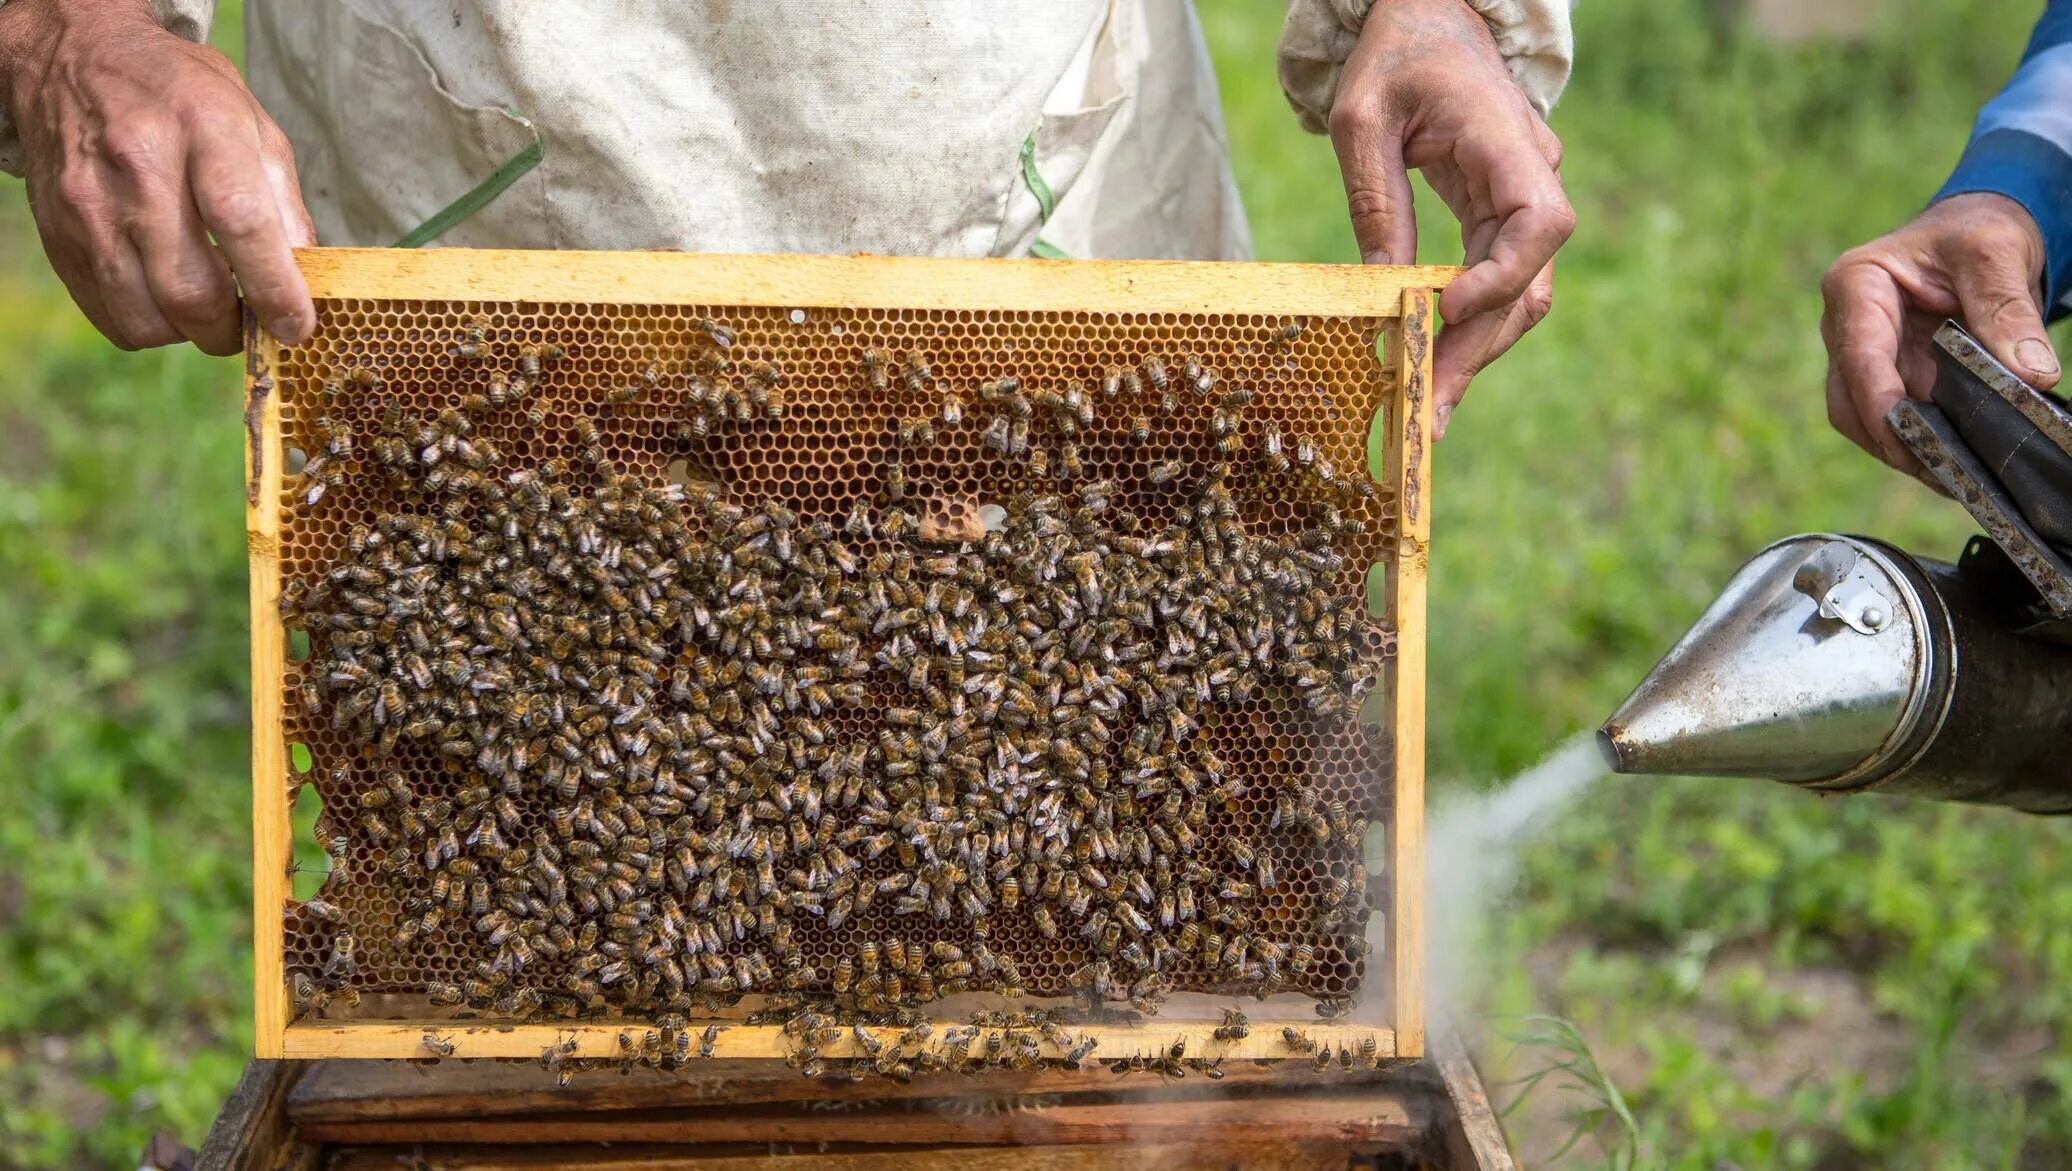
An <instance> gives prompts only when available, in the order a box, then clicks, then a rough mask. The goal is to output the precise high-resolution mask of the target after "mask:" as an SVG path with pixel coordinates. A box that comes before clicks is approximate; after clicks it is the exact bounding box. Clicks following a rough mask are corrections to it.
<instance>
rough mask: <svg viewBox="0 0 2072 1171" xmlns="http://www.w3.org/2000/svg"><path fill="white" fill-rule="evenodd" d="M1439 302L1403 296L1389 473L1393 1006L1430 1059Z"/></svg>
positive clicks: (1402, 1042)
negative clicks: (1430, 678)
mask: <svg viewBox="0 0 2072 1171" xmlns="http://www.w3.org/2000/svg"><path fill="white" fill-rule="evenodd" d="M1436 317H1437V297H1436V296H1435V294H1434V293H1433V292H1432V291H1431V290H1430V289H1410V290H1406V291H1405V292H1404V293H1403V306H1402V324H1401V328H1400V329H1399V330H1398V341H1397V345H1398V346H1399V347H1400V348H1401V357H1400V358H1399V360H1398V361H1397V365H1396V370H1397V385H1398V386H1399V387H1400V388H1401V389H1400V392H1399V394H1398V396H1397V399H1396V402H1395V404H1394V408H1395V417H1394V423H1395V427H1394V430H1393V435H1392V442H1393V447H1394V450H1393V451H1391V452H1390V456H1389V460H1388V465H1387V466H1388V468H1389V470H1390V472H1391V474H1393V475H1394V476H1395V477H1396V482H1395V484H1394V487H1395V490H1396V508H1397V521H1396V534H1397V538H1396V557H1395V561H1394V562H1393V564H1392V565H1391V566H1390V568H1389V574H1390V585H1389V597H1390V607H1389V608H1390V612H1391V617H1392V618H1393V619H1394V622H1395V627H1396V658H1395V664H1394V668H1393V672H1392V682H1391V684H1390V687H1389V701H1390V703H1391V705H1392V706H1393V709H1394V710H1393V712H1392V713H1391V714H1392V719H1391V728H1392V732H1393V735H1394V745H1395V750H1394V751H1395V790H1396V792H1395V797H1396V805H1395V815H1394V817H1393V819H1392V821H1391V823H1390V825H1391V831H1392V833H1393V835H1394V836H1393V839H1392V841H1391V853H1390V858H1389V878H1390V882H1391V883H1392V884H1393V890H1394V892H1395V904H1394V907H1393V909H1392V913H1391V916H1390V920H1389V931H1390V942H1392V943H1393V944H1394V945H1395V946H1394V951H1393V952H1392V953H1391V954H1392V956H1393V958H1394V964H1395V966H1394V971H1393V979H1392V981H1391V984H1390V1000H1391V1003H1392V1004H1393V1005H1394V1009H1395V1020H1394V1022H1393V1023H1394V1025H1395V1033H1396V1051H1397V1053H1398V1054H1399V1055H1401V1056H1404V1057H1416V1056H1419V1055H1421V1054H1423V1053H1424V1002H1425V987H1424V972H1425V956H1424V943H1425V932H1424V907H1425V900H1424V882H1425V840H1424V829H1425V826H1424V780H1425V776H1424V768H1425V743H1424V735H1425V572H1426V569H1427V567H1428V563H1429V560H1430V543H1431V535H1432V504H1431V501H1432V473H1431V458H1430V457H1431V452H1430V446H1431V434H1432V395H1431V381H1432V329H1431V327H1432V322H1433V320H1434V319H1435V318H1436Z"/></svg>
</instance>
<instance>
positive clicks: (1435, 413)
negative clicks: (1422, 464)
mask: <svg viewBox="0 0 2072 1171" xmlns="http://www.w3.org/2000/svg"><path fill="white" fill-rule="evenodd" d="M1451 418H1453V404H1451V403H1440V404H1439V405H1438V406H1436V407H1433V408H1432V438H1434V439H1444V438H1446V421H1447V420H1448V419H1451Z"/></svg>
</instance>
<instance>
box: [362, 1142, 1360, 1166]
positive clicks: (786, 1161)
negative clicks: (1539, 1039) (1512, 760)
mask: <svg viewBox="0 0 2072 1171" xmlns="http://www.w3.org/2000/svg"><path fill="white" fill-rule="evenodd" d="M1118 1165H1121V1164H1119V1163H1118V1160H1117V1157H1116V1152H1115V1151H1114V1149H1113V1148H1110V1147H1101V1146H1047V1147H1045V1146H1017V1147H1003V1148H1000V1149H997V1150H988V1149H986V1148H984V1147H911V1146H908V1147H898V1148H891V1149H888V1148H886V1147H871V1148H856V1147H843V1146H833V1147H830V1146H825V1145H815V1146H812V1147H810V1148H807V1149H804V1150H801V1149H798V1148H796V1147H793V1146H791V1145H789V1144H775V1143H769V1144H765V1143H758V1144H752V1145H749V1146H746V1147H732V1148H729V1147H699V1148H695V1149H686V1148H683V1147H662V1146H610V1147H606V1146H601V1145H556V1146H535V1147H503V1146H484V1145H472V1144H470V1145H457V1146H420V1145H417V1144H412V1145H409V1146H349V1147H343V1148H339V1149H337V1150H335V1151H333V1152H331V1155H330V1162H329V1164H328V1166H329V1167H330V1168H331V1169H332V1171H397V1169H398V1168H409V1167H420V1168H423V1169H424V1171H542V1169H544V1168H573V1169H577V1171H817V1169H819V1168H823V1167H830V1168H839V1169H841V1171H953V1169H954V1171H1101V1169H1104V1168H1112V1167H1116V1166H1118ZM1127 1166H1129V1167H1130V1168H1131V1169H1132V1171H1199V1169H1200V1168H1204V1167H1242V1168H1245V1171H1344V1169H1345V1168H1346V1167H1347V1166H1348V1159H1347V1152H1346V1150H1345V1148H1344V1147H1342V1146H1292V1145H1282V1144H1279V1143H1273V1142H1256V1143H1232V1144H1228V1145H1223V1146H1213V1147H1210V1146H1196V1145H1191V1144H1184V1143H1154V1144H1146V1145H1140V1146H1135V1147H1132V1148H1130V1151H1129V1158H1128V1162H1127Z"/></svg>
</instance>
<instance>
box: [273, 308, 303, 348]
mask: <svg viewBox="0 0 2072 1171" xmlns="http://www.w3.org/2000/svg"><path fill="white" fill-rule="evenodd" d="M266 332H268V333H270V334H272V335H273V336H275V337H277V338H279V339H281V340H282V341H284V342H296V341H301V340H302V334H303V332H304V330H303V328H302V319H301V318H300V317H297V316H295V315H294V314H292V313H291V314H289V315H287V316H285V317H276V318H274V319H273V324H271V325H269V326H267V327H266Z"/></svg>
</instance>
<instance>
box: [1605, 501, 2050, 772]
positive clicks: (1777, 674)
mask: <svg viewBox="0 0 2072 1171" xmlns="http://www.w3.org/2000/svg"><path fill="white" fill-rule="evenodd" d="M1993 609H1994V607H1993V606H1992V605H1990V604H1987V603H1986V602H1985V601H1984V600H1983V599H1982V597H1981V595H1980V593H1979V591H1978V590H1977V589H1976V588H1975V587H1974V586H1973V585H1972V584H1971V583H1969V582H1968V581H1967V580H1966V579H1965V577H1964V576H1963V575H1962V574H1960V573H1959V571H1958V570H1957V569H1956V568H1955V567H1953V566H1950V565H1947V564H1944V563H1942V562H1938V561H1930V560H1925V559H1918V558H1915V557H1912V556H1910V555H1908V554H1906V553H1904V552H1902V551H1900V550H1898V549H1896V548H1893V547H1892V546H1890V545H1887V544H1884V543H1883V542H1880V541H1873V540H1869V539H1867V538H1863V537H1852V536H1841V535H1837V534H1832V533H1810V534H1805V535H1802V536H1796V537H1790V538H1787V539H1785V540H1782V541H1779V542H1777V543H1776V544H1774V545H1771V546H1770V547H1769V548H1767V549H1764V550H1763V551H1762V552H1760V553H1758V554H1756V556H1755V557H1754V558H1753V559H1751V560H1750V561H1749V562H1748V564H1747V565H1744V566H1742V567H1741V570H1740V571H1739V572H1738V573H1736V574H1735V575H1734V578H1733V580H1732V581H1730V582H1728V583H1727V587H1726V589H1725V590H1723V591H1722V592H1721V593H1720V596H1719V597H1718V599H1716V600H1715V601H1714V602H1713V603H1712V605H1711V606H1710V607H1708V608H1707V609H1706V611H1705V613H1704V614H1703V615H1702V616H1700V617H1699V619H1698V621H1697V623H1696V624H1695V625H1694V626H1692V627H1691V629H1690V631H1689V632H1688V633H1686V634H1685V635H1684V637H1683V638H1682V639H1681V640H1680V641H1679V642H1678V643H1677V644H1676V646H1675V647H1673V648H1672V649H1671V650H1670V652H1669V653H1668V655H1666V656H1664V658H1663V659H1662V661H1661V662H1660V663H1659V664H1657V665H1656V667H1655V669H1654V670H1653V671H1651V672H1649V673H1648V675H1647V677H1646V678H1645V679H1643V680H1642V681H1641V683H1640V686H1638V687H1636V688H1635V689H1634V691H1633V694H1632V695H1630V696H1628V697H1627V698H1626V702H1624V703H1622V704H1620V705H1619V709H1618V710H1617V711H1616V712H1614V713H1612V716H1611V718H1610V719H1609V720H1606V721H1605V724H1604V726H1603V728H1602V729H1600V730H1599V732H1598V745H1599V747H1600V748H1601V749H1602V751H1603V752H1604V755H1605V760H1606V763H1607V764H1608V765H1610V767H1611V768H1612V770H1613V771H1615V772H1620V773H1642V774H1655V775H1698V776H1727V777H1754V778H1764V779H1771V780H1778V781H1784V782H1787V783H1790V784H1794V785H1799V786H1802V787H1805V788H1810V789H1819V790H1823V791H1827V792H1861V791H1866V790H1876V791H1879V792H1886V793H1895V794H1901V795H1910V796H1926V797H1934V798H1940V799H1945V800H1956V801H1976V802H1983V803H1988V804H1996V805H2007V806H2011V807H2014V808H2017V809H2025V810H2028V811H2030V812H2035V813H2058V812H2072V649H2068V648H2066V647H2063V646H2057V645H2053V644H2050V643H2045V642H2041V641H2038V640H2035V639H2029V638H2024V637H2021V636H2019V635H2017V634H2015V633H2013V632H2012V631H2010V630H2009V629H2008V628H2007V627H2006V625H2005V623H2004V622H2003V621H2002V620H2001V619H2000V618H1997V617H1996V616H1995V614H1994V613H1993Z"/></svg>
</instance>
